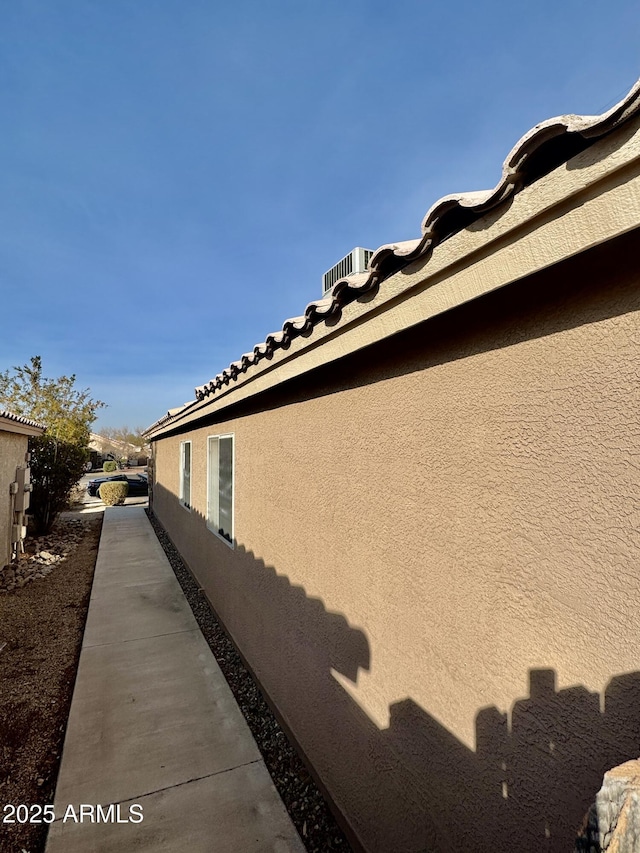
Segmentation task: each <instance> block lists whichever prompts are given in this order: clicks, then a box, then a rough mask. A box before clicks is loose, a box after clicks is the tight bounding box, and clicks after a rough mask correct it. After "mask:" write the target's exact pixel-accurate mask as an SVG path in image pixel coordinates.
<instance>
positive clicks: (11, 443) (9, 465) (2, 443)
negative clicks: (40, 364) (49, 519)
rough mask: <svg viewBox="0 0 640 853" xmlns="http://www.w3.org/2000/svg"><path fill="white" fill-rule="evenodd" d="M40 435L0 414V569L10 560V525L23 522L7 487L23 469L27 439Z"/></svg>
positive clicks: (30, 425) (29, 423) (25, 423)
mask: <svg viewBox="0 0 640 853" xmlns="http://www.w3.org/2000/svg"><path fill="white" fill-rule="evenodd" d="M43 432H44V427H42V426H40V425H38V424H35V423H34V422H33V421H29V420H27V419H26V418H20V417H17V416H15V415H9V414H8V413H6V412H0V569H1V568H2V567H3V566H4V565H5V564H6V563H8V562H9V561H10V560H11V542H12V536H11V530H12V525H13V524H14V523H15V522H16V521H19V522H20V524H21V525H22V520H23V515H22V513H20V515H19V517H18V516H17V515H16V512H15V507H16V503H15V497H14V496H13V495H12V494H11V484H12V483H13V484H15V487H17V483H16V470H17V469H18V468H26V467H27V464H28V463H27V461H26V455H27V449H28V444H29V436H31V435H41V434H42V433H43Z"/></svg>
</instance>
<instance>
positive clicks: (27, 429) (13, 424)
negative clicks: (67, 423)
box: [0, 416, 45, 436]
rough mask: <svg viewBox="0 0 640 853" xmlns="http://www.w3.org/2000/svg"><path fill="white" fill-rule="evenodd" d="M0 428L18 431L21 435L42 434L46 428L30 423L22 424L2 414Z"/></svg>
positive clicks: (7, 430) (4, 430)
mask: <svg viewBox="0 0 640 853" xmlns="http://www.w3.org/2000/svg"><path fill="white" fill-rule="evenodd" d="M0 430H1V431H2V432H17V433H19V434H20V435H29V436H33V435H42V434H43V433H44V431H45V430H44V429H43V428H42V427H33V426H29V425H28V424H22V423H19V422H18V421H13V420H9V418H3V417H1V416H0Z"/></svg>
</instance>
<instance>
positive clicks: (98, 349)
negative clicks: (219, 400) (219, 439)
mask: <svg viewBox="0 0 640 853" xmlns="http://www.w3.org/2000/svg"><path fill="white" fill-rule="evenodd" d="M1 6H2V8H1V9H0V114H1V124H2V132H1V133H0V283H1V284H0V288H1V291H0V292H1V298H0V314H1V315H2V324H1V329H2V334H1V335H0V369H4V368H6V367H11V366H12V365H15V364H23V363H25V362H26V361H28V359H29V358H30V356H32V355H36V354H39V355H41V356H42V358H43V362H44V372H45V374H46V375H48V376H58V375H59V374H61V373H67V374H68V373H76V374H77V377H78V383H79V385H80V386H81V387H86V386H88V387H90V388H91V389H92V392H93V394H94V396H96V397H98V398H100V399H102V400H104V401H105V402H106V403H108V405H109V407H108V408H107V409H105V410H104V411H103V412H102V413H101V416H100V419H99V421H98V422H97V424H96V427H100V426H106V425H110V426H119V425H122V424H125V423H126V424H129V425H130V426H133V425H149V424H150V423H151V422H153V421H155V420H156V419H157V418H158V417H160V416H161V415H163V414H164V413H165V412H166V410H167V409H168V408H169V407H171V406H175V405H179V404H181V403H183V402H185V401H186V400H189V399H192V397H193V388H194V386H195V385H200V384H202V383H204V382H206V381H208V380H209V379H210V378H211V377H212V376H214V375H215V374H216V373H218V372H219V371H221V370H222V369H224V368H225V367H226V366H227V365H228V364H229V363H230V362H231V361H234V360H235V359H237V358H239V357H240V356H241V355H242V353H244V352H246V351H248V350H251V349H253V346H254V345H255V344H256V343H257V342H259V341H262V340H264V338H265V336H266V335H267V334H268V333H269V332H272V331H275V330H278V329H280V328H281V326H282V323H283V321H284V320H285V319H286V318H287V317H290V316H296V315H298V314H301V313H302V311H303V310H304V308H305V306H306V305H307V303H308V302H310V301H311V300H312V299H317V298H319V297H320V295H321V284H320V278H321V274H322V273H323V272H324V271H325V270H326V269H327V268H329V267H331V266H332V265H333V264H334V263H335V262H336V261H337V260H339V259H340V258H341V257H342V256H343V255H344V254H346V253H347V252H348V251H350V250H351V249H352V248H353V247H354V246H356V245H362V246H366V247H369V248H376V247H377V246H379V245H381V244H383V243H387V242H392V241H395V240H408V239H412V238H414V237H417V236H419V232H420V221H421V219H422V217H423V215H424V214H425V212H426V211H427V209H428V208H429V207H430V206H431V205H432V204H433V202H434V201H436V200H437V199H438V198H439V197H440V196H442V195H444V194H447V193H450V192H456V191H467V190H469V191H470V190H478V189H485V188H487V187H491V186H493V185H494V184H495V183H496V181H497V180H498V178H499V176H500V170H501V165H502V161H503V159H504V158H505V156H506V155H507V153H508V152H509V150H510V149H511V147H512V146H513V145H514V143H515V142H516V141H517V140H518V138H519V137H520V136H521V135H522V134H523V133H525V132H526V131H527V130H528V129H529V128H530V127H532V126H533V125H534V124H536V123H537V122H538V121H541V120H544V119H547V118H550V117H552V116H554V115H559V114H562V113H567V112H572V113H589V114H598V113H601V112H603V111H604V110H606V109H608V108H609V107H610V106H612V105H613V104H614V103H615V102H616V101H617V100H619V99H620V98H621V97H622V96H623V95H624V94H626V92H627V91H628V90H629V89H630V88H631V86H632V84H633V83H634V81H635V80H636V78H637V77H638V76H640V50H639V47H638V46H639V45H640V3H638V2H629V0H619V2H611V3H606V2H599V0H596V1H595V2H594V0H591V2H590V1H589V0H586V2H585V0H582V2H576V0H553V2H551V0H537V2H535V3H527V4H525V3H513V2H511V3H507V2H497V0H494V2H491V0H484V1H483V2H478V0H473V2H468V0H462V1H461V2H457V3H434V2H429V0H421V2H414V0H396V2H395V3H394V4H393V5H392V4H391V3H390V2H389V0H387V2H384V3H383V2H380V0H315V2H313V0H307V2H305V1H304V0H302V2H301V0H269V2H265V0H233V2H226V3H225V2H213V0H188V2H184V0H135V2H131V0H108V2H105V0H56V2H51V0H11V2H5V3H2V4H1Z"/></svg>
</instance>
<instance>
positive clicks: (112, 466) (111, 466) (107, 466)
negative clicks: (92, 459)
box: [102, 462, 118, 474]
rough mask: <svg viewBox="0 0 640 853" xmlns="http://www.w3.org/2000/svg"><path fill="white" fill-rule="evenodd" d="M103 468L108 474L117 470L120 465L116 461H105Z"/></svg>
mask: <svg viewBox="0 0 640 853" xmlns="http://www.w3.org/2000/svg"><path fill="white" fill-rule="evenodd" d="M102 470H103V471H104V472H105V473H106V474H111V473H112V472H113V471H117V470H118V466H117V465H116V463H115V462H105V463H104V464H103V466H102Z"/></svg>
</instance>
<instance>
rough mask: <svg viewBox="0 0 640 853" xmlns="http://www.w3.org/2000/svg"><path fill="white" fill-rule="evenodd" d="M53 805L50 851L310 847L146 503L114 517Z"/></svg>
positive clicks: (284, 851)
mask: <svg viewBox="0 0 640 853" xmlns="http://www.w3.org/2000/svg"><path fill="white" fill-rule="evenodd" d="M82 804H83V805H84V817H83V820H82V822H80V814H81V811H80V806H81V805H82ZM111 804H114V807H113V808H112V809H111V810H109V809H108V806H109V805H111ZM54 805H55V815H56V820H55V822H54V823H53V824H52V825H51V827H50V830H49V839H48V842H47V847H46V853H92V851H99V853H110V852H111V851H114V853H115V851H118V853H121V851H129V850H136V851H153V853H160V851H170V853H180V851H189V853H200V851H202V853H205V851H206V853H212V851H213V853H254V851H255V853H257V851H260V853H267V851H273V853H289V851H292V852H293V853H304V847H303V845H302V842H301V841H300V838H299V836H298V835H297V833H296V831H295V829H294V827H293V824H292V823H291V820H290V819H289V816H288V814H287V812H286V811H285V808H284V805H283V804H282V801H281V799H280V797H279V795H278V793H277V792H276V790H275V788H274V786H273V783H272V781H271V778H270V776H269V773H268V772H267V769H266V767H265V765H264V762H263V760H262V758H261V756H260V753H259V752H258V748H257V746H256V743H255V741H254V739H253V737H252V735H251V733H250V732H249V729H248V727H247V725H246V723H245V720H244V718H243V716H242V714H241V712H240V709H239V708H238V706H237V704H236V702H235V700H234V698H233V696H232V694H231V691H230V690H229V687H228V685H227V682H226V681H225V679H224V676H223V675H222V673H221V671H220V669H219V667H218V665H217V663H216V661H215V658H214V657H213V655H212V653H211V650H210V649H209V647H208V645H207V643H206V642H205V640H204V637H203V636H202V634H201V632H200V630H199V628H198V626H197V624H196V621H195V619H194V617H193V615H192V613H191V610H190V608H189V606H188V604H187V602H186V599H185V598H184V595H183V593H182V590H181V589H180V586H179V584H178V582H177V581H176V578H175V575H174V573H173V571H172V569H171V567H170V565H169V563H168V561H167V558H166V557H165V554H164V551H163V550H162V548H161V546H160V544H159V542H158V540H157V539H156V536H155V534H154V532H153V529H152V528H151V525H150V524H149V521H148V519H147V517H146V515H145V512H144V509H143V508H142V507H138V506H132V507H112V508H109V509H107V510H106V511H105V517H104V526H103V529H102V538H101V540H100V549H99V552H98V561H97V564H96V573H95V578H94V583H93V589H92V592H91V602H90V606H89V615H88V620H87V627H86V631H85V635H84V640H83V643H82V652H81V656H80V666H79V669H78V676H77V681H76V685H75V690H74V694H73V701H72V704H71V714H70V717H69V726H68V729H67V734H66V738H65V743H64V751H63V754H62V765H61V768H60V775H59V778H58V786H57V789H56V796H55V804H54ZM98 805H100V806H101V807H102V809H101V810H98V809H97V806H98ZM69 806H71V807H72V808H71V809H70V808H69ZM117 806H119V808H118V807H117ZM134 806H136V808H134ZM140 815H142V820H140ZM96 816H98V817H99V818H100V822H95V820H96ZM92 818H93V821H92ZM118 820H119V822H118ZM134 821H137V822H134Z"/></svg>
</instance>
